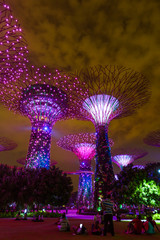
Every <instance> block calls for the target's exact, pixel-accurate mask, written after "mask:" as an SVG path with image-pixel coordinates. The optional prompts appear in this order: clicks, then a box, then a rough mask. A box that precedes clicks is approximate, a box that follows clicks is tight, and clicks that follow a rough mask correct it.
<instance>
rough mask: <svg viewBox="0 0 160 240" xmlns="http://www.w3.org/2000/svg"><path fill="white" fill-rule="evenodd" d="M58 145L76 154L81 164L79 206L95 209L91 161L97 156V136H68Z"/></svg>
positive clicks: (90, 134)
mask: <svg viewBox="0 0 160 240" xmlns="http://www.w3.org/2000/svg"><path fill="white" fill-rule="evenodd" d="M57 145H58V146H59V147H62V148H64V149H66V150H69V151H72V152H74V153H75V154H76V155H77V157H78V159H79V163H80V168H79V171H78V172H75V173H74V174H78V175H79V186H78V196H77V205H78V206H80V205H81V206H86V207H88V206H89V207H93V194H92V174H93V172H92V171H91V160H92V158H93V157H94V156H95V153H96V152H95V148H96V145H95V134H94V133H80V134H75V135H68V136H65V137H63V138H61V139H60V140H59V141H57Z"/></svg>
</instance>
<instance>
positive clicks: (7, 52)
mask: <svg viewBox="0 0 160 240" xmlns="http://www.w3.org/2000/svg"><path fill="white" fill-rule="evenodd" d="M27 53H28V50H27V43H26V41H25V39H24V35H23V33H22V28H21V27H20V24H19V23H18V20H17V19H15V18H14V17H13V14H12V11H11V10H10V7H9V6H8V5H7V4H6V3H5V2H4V1H0V82H3V83H4V84H7V83H8V81H16V79H17V78H19V77H20V74H21V71H23V70H24V68H25V67H26V66H25V65H26V63H27V62H28V60H27V58H26V57H27Z"/></svg>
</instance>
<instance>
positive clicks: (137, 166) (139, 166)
mask: <svg viewBox="0 0 160 240" xmlns="http://www.w3.org/2000/svg"><path fill="white" fill-rule="evenodd" d="M132 168H138V169H144V168H145V166H143V165H134V166H133V167H132Z"/></svg>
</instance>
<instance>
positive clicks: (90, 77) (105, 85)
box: [74, 65, 150, 208]
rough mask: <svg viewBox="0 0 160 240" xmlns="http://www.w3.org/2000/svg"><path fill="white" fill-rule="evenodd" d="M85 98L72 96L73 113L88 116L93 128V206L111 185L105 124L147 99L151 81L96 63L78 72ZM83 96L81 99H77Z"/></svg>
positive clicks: (111, 173) (110, 162)
mask: <svg viewBox="0 0 160 240" xmlns="http://www.w3.org/2000/svg"><path fill="white" fill-rule="evenodd" d="M79 80H80V81H85V83H86V84H85V88H86V90H88V96H87V98H84V97H83V96H77V98H75V100H74V102H75V109H74V111H75V117H76V118H77V119H82V120H90V121H92V122H93V124H94V125H95V128H96V171H95V192H94V205H95V208H98V207H100V205H101V199H102V198H104V197H105V196H106V193H107V192H110V191H111V189H112V186H113V184H112V182H113V181H114V173H113V167H112V161H111V154H110V147H109V143H108V125H109V122H110V121H111V120H112V119H114V118H120V117H125V116H129V115H131V114H133V113H134V112H135V111H136V109H137V108H139V107H141V106H142V105H143V104H144V103H146V102H147V101H148V100H149V97H150V82H149V81H148V80H147V79H146V78H145V77H144V76H143V75H142V74H140V73H137V72H134V71H132V70H131V69H128V68H125V67H118V66H110V65H107V66H101V65H99V66H95V67H90V68H88V69H84V70H82V71H81V72H80V73H79ZM79 98H81V99H82V101H83V103H82V104H79V103H80V102H79V103H77V102H76V101H79Z"/></svg>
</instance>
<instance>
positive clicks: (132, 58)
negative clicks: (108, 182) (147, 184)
mask: <svg viewBox="0 0 160 240" xmlns="http://www.w3.org/2000/svg"><path fill="white" fill-rule="evenodd" d="M7 3H8V4H9V5H10V6H11V9H13V13H14V16H16V17H17V18H18V20H19V22H20V24H21V26H22V29H23V31H24V33H25V38H26V40H27V41H28V48H29V51H30V60H31V61H32V62H33V64H37V65H44V64H45V65H47V66H49V67H52V66H53V67H55V66H61V67H64V68H65V69H67V70H69V71H76V70H79V69H81V68H82V67H84V66H90V65H96V64H102V65H106V64H115V65H123V66H125V67H129V68H132V69H134V70H136V71H139V72H141V73H143V74H144V75H145V76H146V77H147V78H148V79H150V80H151V83H152V96H151V99H150V102H149V103H148V104H146V105H145V106H144V107H142V108H141V109H139V110H138V112H137V114H135V115H134V116H130V117H127V118H123V119H120V120H118V119H117V120H113V121H112V122H111V123H110V126H109V136H110V137H112V138H113V140H114V142H115V146H114V147H115V148H124V149H127V148H141V149H144V150H145V151H148V155H147V156H145V157H144V158H142V159H139V160H136V161H135V163H134V164H135V165H137V164H145V163H148V162H154V161H159V160H160V149H159V148H156V147H151V146H148V145H145V144H144V143H143V138H144V137H145V136H146V135H147V134H148V133H149V132H150V131H154V130H157V129H159V128H160V24H159V23H160V1H159V0H152V1H148V0H141V1H139V0H121V1H120V0H106V1H105V0H79V1H78V0H25V1H24V0H8V1H7ZM0 119H1V121H0V135H1V136H3V137H9V138H10V139H12V140H14V141H15V142H16V143H17V144H18V147H17V148H16V149H15V150H12V151H10V152H9V151H7V152H1V153H0V162H1V163H8V164H10V165H19V166H20V164H18V163H17V162H16V160H17V159H18V158H23V157H25V156H26V154H27V150H28V142H29V137H30V128H31V127H30V122H29V120H28V119H27V118H25V117H22V116H19V115H15V114H13V113H12V112H9V110H6V109H4V108H3V107H2V106H0ZM93 131H95V129H94V126H93V124H92V123H91V122H85V121H76V120H68V121H61V122H57V123H56V124H55V126H54V128H53V138H52V147H51V158H52V159H54V160H55V161H57V162H58V164H57V166H58V167H60V168H61V169H63V170H66V171H76V170H78V168H79V162H78V159H77V157H76V156H75V155H74V154H73V153H70V152H68V151H65V150H63V149H60V148H58V147H57V146H56V145H55V141H56V140H57V139H59V138H60V137H62V136H64V135H66V134H73V133H79V132H93ZM114 169H115V172H118V171H119V168H118V167H117V166H115V165H114ZM77 179H78V177H77V176H75V177H74V182H75V183H74V186H76V184H77Z"/></svg>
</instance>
